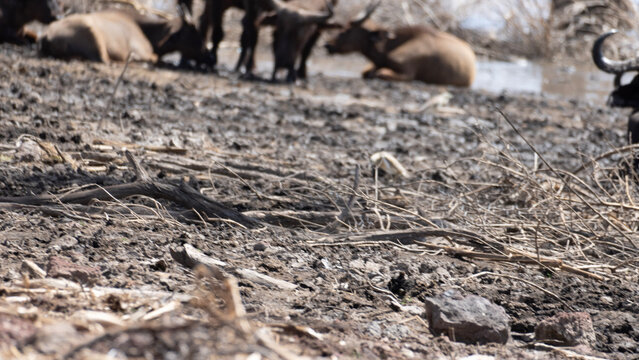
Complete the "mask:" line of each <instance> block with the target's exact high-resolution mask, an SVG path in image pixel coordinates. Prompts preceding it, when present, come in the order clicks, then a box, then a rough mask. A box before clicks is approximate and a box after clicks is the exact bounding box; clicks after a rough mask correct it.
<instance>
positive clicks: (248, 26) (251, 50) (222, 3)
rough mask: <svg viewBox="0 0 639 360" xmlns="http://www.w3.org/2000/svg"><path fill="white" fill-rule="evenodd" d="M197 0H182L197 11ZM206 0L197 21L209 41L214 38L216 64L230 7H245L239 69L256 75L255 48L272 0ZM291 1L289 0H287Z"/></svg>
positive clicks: (236, 66)
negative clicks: (226, 14)
mask: <svg viewBox="0 0 639 360" xmlns="http://www.w3.org/2000/svg"><path fill="white" fill-rule="evenodd" d="M195 1H198V0H179V3H180V4H182V5H184V6H186V7H187V8H189V9H191V12H192V13H193V12H194V10H195V9H194V7H195ZM199 1H201V2H204V4H203V7H204V9H203V10H202V11H201V12H200V13H199V14H198V15H197V20H196V24H197V26H198V29H199V30H200V32H201V33H202V34H203V36H204V38H205V41H208V39H209V38H212V42H213V47H212V48H211V58H212V59H213V60H212V64H213V66H215V64H216V63H217V51H218V49H219V46H220V43H221V42H222V40H223V39H224V25H223V21H224V14H225V13H226V11H227V10H228V9H230V8H233V7H234V8H238V9H242V10H244V17H243V18H242V35H241V38H240V49H241V52H240V56H239V58H238V60H237V63H236V65H235V71H240V70H244V72H245V75H246V76H247V77H252V73H253V69H254V68H255V48H256V47H257V41H258V37H259V31H260V26H261V25H262V22H263V20H264V18H265V17H266V15H267V14H269V13H270V12H271V11H273V6H272V4H271V3H270V2H269V0H199ZM285 1H288V0H285Z"/></svg>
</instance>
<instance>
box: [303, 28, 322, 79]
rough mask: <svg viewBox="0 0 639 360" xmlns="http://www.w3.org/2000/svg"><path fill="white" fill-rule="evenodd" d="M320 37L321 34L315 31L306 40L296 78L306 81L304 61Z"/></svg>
mask: <svg viewBox="0 0 639 360" xmlns="http://www.w3.org/2000/svg"><path fill="white" fill-rule="evenodd" d="M320 35H321V32H319V31H316V32H315V33H314V34H313V35H312V36H311V37H310V38H309V39H308V41H307V42H306V44H304V48H303V49H302V54H301V57H300V65H299V68H298V69H297V76H298V77H299V78H300V79H306V60H307V59H308V57H309V56H311V52H312V51H313V47H314V46H315V43H316V42H317V39H319V37H320Z"/></svg>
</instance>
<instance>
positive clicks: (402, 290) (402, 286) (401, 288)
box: [388, 272, 415, 298]
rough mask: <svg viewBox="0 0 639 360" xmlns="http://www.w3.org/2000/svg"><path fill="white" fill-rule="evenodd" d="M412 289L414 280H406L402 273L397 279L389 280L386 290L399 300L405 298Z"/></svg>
mask: <svg viewBox="0 0 639 360" xmlns="http://www.w3.org/2000/svg"><path fill="white" fill-rule="evenodd" d="M413 287H415V280H413V279H408V278H406V274H405V273H404V272H401V273H399V275H397V277H394V278H391V279H390V281H389V282H388V290H390V291H391V292H392V293H393V294H395V295H397V296H399V297H400V298H403V297H404V296H406V294H407V293H408V291H409V290H410V289H412V288H413Z"/></svg>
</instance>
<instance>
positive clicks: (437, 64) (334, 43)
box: [326, 2, 475, 87]
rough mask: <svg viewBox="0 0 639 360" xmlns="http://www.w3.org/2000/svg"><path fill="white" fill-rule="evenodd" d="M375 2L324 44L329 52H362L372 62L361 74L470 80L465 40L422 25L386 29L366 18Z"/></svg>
mask: <svg viewBox="0 0 639 360" xmlns="http://www.w3.org/2000/svg"><path fill="white" fill-rule="evenodd" d="M378 5H379V2H378V3H375V4H371V5H369V6H368V7H367V9H366V11H364V12H363V14H362V15H361V16H359V17H357V18H356V19H354V20H352V21H351V22H350V23H349V24H348V25H347V26H345V27H344V29H343V30H342V31H341V32H340V33H339V34H338V35H337V36H335V37H334V38H333V39H332V40H330V41H329V42H328V43H327V44H326V49H327V50H328V51H329V53H332V54H335V53H342V54H343V53H349V52H360V53H362V54H363V55H364V56H366V57H367V58H368V60H370V61H371V62H372V65H371V67H370V68H369V69H367V70H366V71H364V73H363V74H362V76H363V77H365V78H380V79H386V80H397V81H403V80H419V81H423V82H426V83H430V84H442V85H456V86H463V87H467V86H470V85H471V84H472V82H473V80H474V78H475V53H474V52H473V50H472V48H471V47H470V46H469V45H468V43H466V42H465V41H463V40H461V39H459V38H457V37H455V36H453V35H451V34H448V33H445V32H441V31H438V30H435V29H433V28H430V27H425V26H409V27H400V28H397V29H395V30H388V29H386V28H384V27H382V26H379V25H377V24H374V23H373V22H372V21H370V20H369V18H370V16H371V15H372V13H373V12H374V11H375V9H376V8H377V6H378Z"/></svg>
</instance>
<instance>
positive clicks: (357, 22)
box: [351, 0, 381, 26]
mask: <svg viewBox="0 0 639 360" xmlns="http://www.w3.org/2000/svg"><path fill="white" fill-rule="evenodd" d="M380 3H381V0H377V1H373V2H371V3H370V4H368V6H366V9H365V10H364V11H363V12H361V13H360V14H359V15H358V16H357V17H356V18H355V19H354V20H352V21H351V25H352V26H361V25H362V24H363V23H364V21H366V20H368V18H370V17H371V15H373V13H374V12H375V10H376V9H377V7H378V6H379V4H380Z"/></svg>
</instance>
